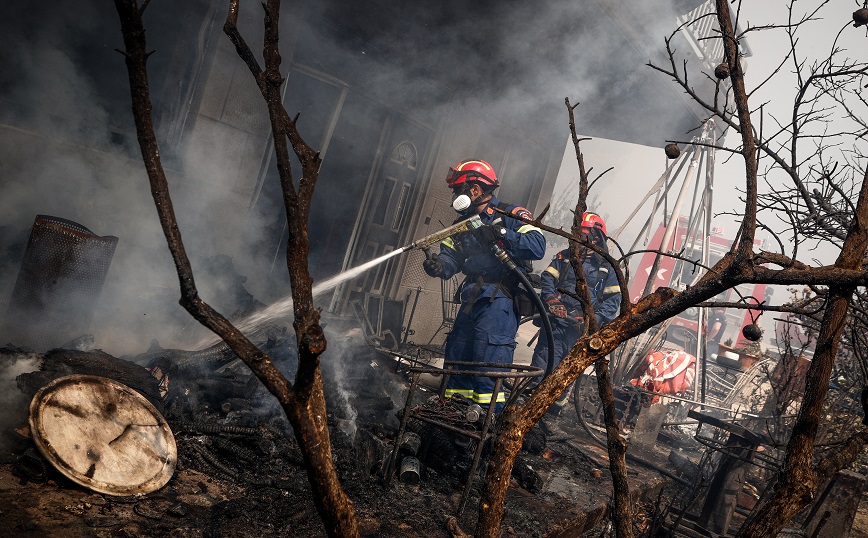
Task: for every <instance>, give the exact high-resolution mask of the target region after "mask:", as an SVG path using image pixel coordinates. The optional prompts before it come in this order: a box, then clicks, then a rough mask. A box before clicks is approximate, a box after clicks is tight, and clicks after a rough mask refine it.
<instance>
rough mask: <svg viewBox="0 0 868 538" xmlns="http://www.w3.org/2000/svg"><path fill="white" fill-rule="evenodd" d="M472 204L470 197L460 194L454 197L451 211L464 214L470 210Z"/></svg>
mask: <svg viewBox="0 0 868 538" xmlns="http://www.w3.org/2000/svg"><path fill="white" fill-rule="evenodd" d="M472 203H473V201H472V200H471V199H470V196H467V195H466V194H460V195H458V196H456V197H455V199H454V200H452V209H454V210H455V211H457V212H459V213H464V212H465V211H467V210H468V209H470V205H471V204H472Z"/></svg>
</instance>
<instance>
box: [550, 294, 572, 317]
mask: <svg viewBox="0 0 868 538" xmlns="http://www.w3.org/2000/svg"><path fill="white" fill-rule="evenodd" d="M546 305H548V308H549V312H551V314H552V315H553V316H555V317H558V318H566V317H567V307H565V306H564V303H562V302H561V297H560V295H552V296H550V297H549V298H548V299H546Z"/></svg>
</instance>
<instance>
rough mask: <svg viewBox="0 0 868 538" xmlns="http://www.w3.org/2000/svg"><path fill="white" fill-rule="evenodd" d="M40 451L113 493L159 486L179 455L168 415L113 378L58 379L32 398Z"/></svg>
mask: <svg viewBox="0 0 868 538" xmlns="http://www.w3.org/2000/svg"><path fill="white" fill-rule="evenodd" d="M30 429H31V431H32V433H33V440H34V441H35V443H36V446H37V447H38V448H39V451H40V452H41V453H42V455H43V456H45V458H46V459H47V460H48V461H49V462H51V464H52V465H54V466H55V467H56V468H57V470H59V471H60V472H61V473H63V474H64V475H65V476H66V477H68V478H69V479H70V480H72V481H73V482H75V483H77V484H80V485H82V486H84V487H86V488H89V489H92V490H94V491H97V492H99V493H105V494H108V495H120V496H125V495H133V494H144V493H150V492H152V491H155V490H157V489H160V488H161V487H163V486H164V485H166V483H167V482H168V481H169V479H170V478H172V474H173V473H174V472H175V463H176V462H177V459H178V451H177V446H176V445H175V436H174V435H172V430H171V429H169V425H168V424H167V423H166V419H164V418H163V416H162V415H161V414H160V412H159V411H157V409H156V408H155V407H154V406H153V405H152V404H151V403H150V402H149V401H148V400H147V399H146V398H145V397H144V396H142V395H141V394H139V393H138V392H136V391H134V390H133V389H131V388H130V387H127V386H126V385H123V384H121V383H119V382H117V381H115V380H113V379H108V378H105V377H98V376H92V375H70V376H66V377H61V378H58V379H55V380H54V381H52V382H51V383H49V384H47V385H45V386H44V387H42V388H41V389H39V391H38V392H37V393H36V395H35V396H34V397H33V400H32V401H31V402H30Z"/></svg>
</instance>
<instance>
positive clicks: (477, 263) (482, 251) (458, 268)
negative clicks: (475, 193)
mask: <svg viewBox="0 0 868 538" xmlns="http://www.w3.org/2000/svg"><path fill="white" fill-rule="evenodd" d="M499 204H500V202H499V200H498V199H497V198H496V197H494V196H492V197H491V200H490V201H489V203H488V206H487V207H486V209H485V210H484V211H483V212H482V213H480V215H479V217H480V219H481V221H482V223H483V224H492V223H493V222H494V221H496V220H497V219H499V218H502V221H501V222H500V223H499V224H500V226H502V227H503V228H505V229H506V235H505V237H504V241H503V243H504V247H505V250H506V252H507V254H509V257H510V258H512V260H513V261H514V262H516V264H517V265H518V266H519V267H521V265H522V264H521V262H522V261H524V260H539V259H542V257H543V256H544V255H545V250H546V240H545V237H544V236H543V234H542V231H541V230H540V229H539V228H537V227H536V226H532V225H530V224H527V223H525V222H523V221H521V220H518V219H516V218H512V217H510V216H504V215H502V214H500V213H498V212H496V211H495V210H494V209H493V208H494V207H497V206H498V205H499ZM501 207H503V206H502V205H501ZM504 210H505V211H508V212H509V213H510V214H511V215H516V216H520V217H523V218H528V219H530V218H533V215H531V213H530V211H528V210H527V209H525V208H523V207H520V206H516V205H506V206H505V209H504ZM471 216H472V215H468V216H464V217H459V218H458V219H456V220H455V222H459V221H461V220H465V219H467V218H470V217H471ZM440 256H441V257H442V258H443V261H444V262H445V269H444V271H443V273H442V274H441V275H440V277H441V278H444V279H447V278H451V277H452V276H453V275H454V274H456V273H458V272H463V273H464V274H465V275H467V279H466V280H465V282H464V285H463V286H462V289H461V302H467V301H469V300H470V298H471V297H472V296H475V298H476V299H478V298H482V297H491V296H493V295H495V293H497V291H498V290H502V291H507V292H510V293H511V290H504V288H503V286H501V283H502V282H504V281H505V280H506V279H507V278H509V272H510V271H509V269H507V268H506V267H505V266H504V265H503V263H501V262H500V261H499V260H498V259H497V258H496V257H495V256H494V254H493V253H492V252H491V245H485V244H480V242H479V241H477V239H476V237H474V235H473V232H463V233H460V234H456V235H455V236H453V237H448V238H446V239H445V240H443V242H441V243H440ZM476 286H479V288H478V289H476V290H474V288H475V287H476Z"/></svg>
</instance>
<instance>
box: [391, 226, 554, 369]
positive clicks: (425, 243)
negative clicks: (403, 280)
mask: <svg viewBox="0 0 868 538" xmlns="http://www.w3.org/2000/svg"><path fill="white" fill-rule="evenodd" d="M498 220H499V219H498ZM495 222H497V221H495ZM481 226H482V219H480V218H479V215H474V216H472V217H471V218H469V219H466V220H462V221H461V222H458V223H456V224H453V225H452V226H449V227H448V228H444V229H442V230H440V231H439V232H434V233H433V234H431V235H429V236H426V237H423V238H421V239H417V240H416V241H414V242H412V243H410V244H409V245H407V246H405V247H403V248H402V249H401V250H402V251H407V250H411V249H414V248H418V249H422V250H426V249H427V248H428V247H430V246H431V245H433V244H434V243H439V242H440V241H443V240H444V239H446V238H447V237H451V236H453V235H455V234H458V233H461V232H467V231H471V230H475V229H477V228H479V227H481ZM426 252H427V250H426ZM491 252H492V254H494V257H495V258H497V260H498V261H500V263H502V264H503V265H504V266H505V267H506V268H507V269H509V270H510V271H512V273H513V274H514V275H515V276H516V277H517V278H518V281H519V283H521V285H522V286H523V287H524V289H525V290H526V291H527V294H528V295H529V296H530V297H531V299H532V301H533V304H534V306H535V307H536V310H537V312H538V313H539V317H540V320H541V323H542V326H543V328H544V329H545V333H546V342H547V343H548V362H547V363H546V370H545V376H548V375H549V374H550V373H551V371H552V369H553V368H554V365H555V341H554V336H553V334H552V325H551V322H550V321H549V316H548V311H547V309H546V307H545V305H543V302H542V299H540V297H539V294H538V293H536V292H535V291H534V288H533V285H532V284H531V283H530V280H528V278H527V275H525V274H524V271H522V270H521V269H520V268H519V267H518V265H516V263H515V262H514V261H513V260H512V258H510V257H509V254H508V253H507V252H506V249H504V248H503V246H502V245H500V244H499V242H497V241H495V242H494V243H492V246H491Z"/></svg>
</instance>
